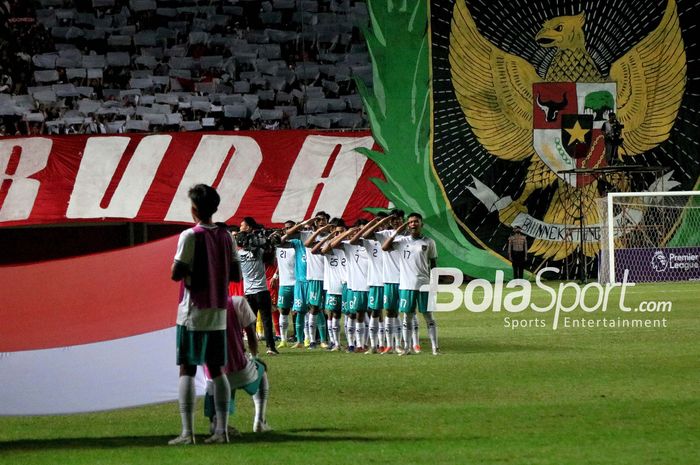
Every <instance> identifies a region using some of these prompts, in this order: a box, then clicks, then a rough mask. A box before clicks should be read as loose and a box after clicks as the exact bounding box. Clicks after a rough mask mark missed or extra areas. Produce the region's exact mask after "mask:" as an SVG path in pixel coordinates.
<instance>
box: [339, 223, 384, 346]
mask: <svg viewBox="0 0 700 465" xmlns="http://www.w3.org/2000/svg"><path fill="white" fill-rule="evenodd" d="M365 224H367V221H366V220H363V219H359V220H357V222H356V223H355V225H354V226H353V228H352V229H351V230H350V233H348V234H345V236H344V237H345V239H343V240H340V241H339V242H337V245H335V246H336V247H340V248H342V249H343V250H344V251H345V256H346V258H347V272H348V281H347V283H348V294H347V297H348V302H347V309H346V312H347V314H348V315H351V318H352V316H353V315H354V316H355V343H354V344H353V345H354V347H355V350H354V351H355V352H364V351H365V350H366V349H365V346H366V345H367V341H366V336H367V328H366V326H368V325H367V324H366V320H365V314H366V313H367V300H368V294H369V286H368V284H367V268H368V266H369V258H368V257H367V250H365V248H364V246H363V245H361V244H359V243H357V242H356V243H355V244H352V243H351V242H350V241H349V240H346V239H349V238H350V237H354V236H357V233H358V232H359V231H360V229H361V228H362V227H363V226H364V225H365ZM334 242H335V241H334ZM375 350H376V348H375Z"/></svg>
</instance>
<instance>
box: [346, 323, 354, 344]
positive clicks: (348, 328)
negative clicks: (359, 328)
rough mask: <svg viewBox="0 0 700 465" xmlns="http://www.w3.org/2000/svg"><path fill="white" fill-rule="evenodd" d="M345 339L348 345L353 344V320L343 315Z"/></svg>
mask: <svg viewBox="0 0 700 465" xmlns="http://www.w3.org/2000/svg"><path fill="white" fill-rule="evenodd" d="M345 324H346V327H345V339H347V341H348V347H349V346H354V345H355V320H352V319H350V318H347V317H345Z"/></svg>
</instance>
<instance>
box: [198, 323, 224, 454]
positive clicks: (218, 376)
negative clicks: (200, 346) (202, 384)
mask: <svg viewBox="0 0 700 465" xmlns="http://www.w3.org/2000/svg"><path fill="white" fill-rule="evenodd" d="M206 333H207V334H206V335H205V337H206V341H205V343H204V344H205V345H206V347H205V349H204V350H205V363H206V367H207V370H208V371H209V375H210V376H211V379H212V382H213V384H214V411H215V412H216V425H215V429H214V434H213V435H212V436H211V437H209V438H208V439H206V440H205V441H204V442H205V443H209V444H212V443H214V444H219V443H227V442H228V414H229V406H230V403H231V385H230V384H229V382H228V378H227V377H226V376H225V375H224V374H223V373H222V372H221V367H222V366H224V365H225V364H226V331H206Z"/></svg>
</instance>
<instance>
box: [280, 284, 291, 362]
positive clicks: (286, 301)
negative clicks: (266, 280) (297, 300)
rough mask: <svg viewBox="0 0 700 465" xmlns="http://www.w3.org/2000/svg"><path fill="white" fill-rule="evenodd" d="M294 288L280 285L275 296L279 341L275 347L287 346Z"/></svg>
mask: <svg viewBox="0 0 700 465" xmlns="http://www.w3.org/2000/svg"><path fill="white" fill-rule="evenodd" d="M294 288H295V286H280V289H279V294H278V296H277V308H279V310H280V315H279V327H280V342H279V344H277V348H278V349H281V348H283V347H287V333H288V331H289V314H290V313H291V310H292V307H293V305H294Z"/></svg>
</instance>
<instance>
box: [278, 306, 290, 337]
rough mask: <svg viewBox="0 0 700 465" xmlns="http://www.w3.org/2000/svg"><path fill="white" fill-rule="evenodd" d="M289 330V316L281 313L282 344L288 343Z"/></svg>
mask: <svg viewBox="0 0 700 465" xmlns="http://www.w3.org/2000/svg"><path fill="white" fill-rule="evenodd" d="M288 330H289V315H284V314H283V313H280V338H282V342H287V332H288Z"/></svg>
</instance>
